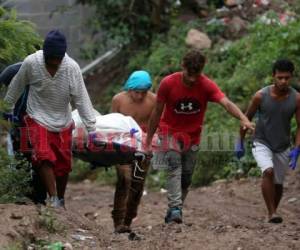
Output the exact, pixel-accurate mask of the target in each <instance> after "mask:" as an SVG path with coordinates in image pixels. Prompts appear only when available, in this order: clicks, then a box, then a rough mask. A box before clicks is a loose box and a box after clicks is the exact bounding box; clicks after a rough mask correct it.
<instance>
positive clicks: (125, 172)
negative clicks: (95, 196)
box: [112, 165, 131, 227]
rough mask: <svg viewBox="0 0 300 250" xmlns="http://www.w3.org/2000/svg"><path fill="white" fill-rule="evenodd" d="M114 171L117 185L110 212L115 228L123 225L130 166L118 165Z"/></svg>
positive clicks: (129, 182) (129, 183)
mask: <svg viewBox="0 0 300 250" xmlns="http://www.w3.org/2000/svg"><path fill="white" fill-rule="evenodd" d="M116 170H117V184H116V191H115V197H114V207H113V210H112V218H113V221H114V226H115V227H116V226H118V225H122V224H123V223H124V218H125V213H126V204H127V200H128V194H129V190H130V185H131V166H130V165H120V166H117V168H116Z"/></svg>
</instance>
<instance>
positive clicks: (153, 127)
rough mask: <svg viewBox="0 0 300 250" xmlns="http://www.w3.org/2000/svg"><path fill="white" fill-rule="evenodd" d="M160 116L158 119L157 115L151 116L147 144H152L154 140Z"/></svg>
mask: <svg viewBox="0 0 300 250" xmlns="http://www.w3.org/2000/svg"><path fill="white" fill-rule="evenodd" d="M158 123H159V118H158V119H157V118H156V117H155V116H151V118H150V120H149V124H148V131H147V138H146V146H150V145H151V142H152V138H153V136H154V134H155V132H156V129H157V127H158Z"/></svg>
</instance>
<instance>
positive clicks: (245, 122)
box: [241, 119, 255, 132]
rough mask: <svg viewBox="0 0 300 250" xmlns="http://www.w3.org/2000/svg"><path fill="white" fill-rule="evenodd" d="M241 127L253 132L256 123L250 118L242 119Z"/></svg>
mask: <svg viewBox="0 0 300 250" xmlns="http://www.w3.org/2000/svg"><path fill="white" fill-rule="evenodd" d="M241 127H242V129H243V130H247V129H250V130H251V131H252V132H253V131H254V129H255V124H254V123H253V122H250V121H249V120H248V119H244V120H241Z"/></svg>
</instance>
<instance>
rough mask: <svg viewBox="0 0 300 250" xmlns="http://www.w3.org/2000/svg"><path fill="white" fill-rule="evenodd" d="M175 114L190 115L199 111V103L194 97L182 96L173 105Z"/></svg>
mask: <svg viewBox="0 0 300 250" xmlns="http://www.w3.org/2000/svg"><path fill="white" fill-rule="evenodd" d="M174 112H175V113H176V114H183V115H192V114H197V113H199V112H200V103H199V101H198V100H197V99H196V98H182V99H179V100H178V101H177V103H176V104H175V107H174Z"/></svg>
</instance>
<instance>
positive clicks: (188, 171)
mask: <svg viewBox="0 0 300 250" xmlns="http://www.w3.org/2000/svg"><path fill="white" fill-rule="evenodd" d="M197 155H198V151H197V150H192V149H189V150H187V151H185V152H183V153H182V178H181V187H182V203H184V200H185V198H186V196H187V194H188V191H189V187H190V185H191V183H192V177H193V172H194V168H195V165H196V161H197Z"/></svg>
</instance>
